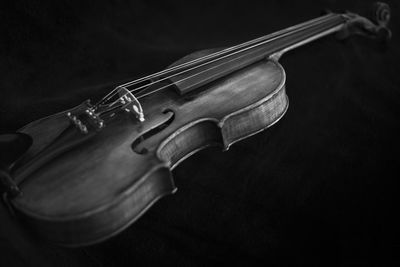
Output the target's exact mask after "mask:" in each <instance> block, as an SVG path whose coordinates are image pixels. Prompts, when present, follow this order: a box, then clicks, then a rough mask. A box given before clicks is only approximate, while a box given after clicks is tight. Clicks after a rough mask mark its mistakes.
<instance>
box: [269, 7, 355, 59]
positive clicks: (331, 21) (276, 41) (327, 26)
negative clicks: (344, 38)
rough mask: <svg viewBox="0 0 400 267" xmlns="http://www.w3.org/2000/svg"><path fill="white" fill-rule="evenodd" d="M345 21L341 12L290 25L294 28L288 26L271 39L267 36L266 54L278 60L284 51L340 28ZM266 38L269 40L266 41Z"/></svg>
mask: <svg viewBox="0 0 400 267" xmlns="http://www.w3.org/2000/svg"><path fill="white" fill-rule="evenodd" d="M346 22H347V18H346V17H345V16H343V15H342V14H328V15H326V16H323V17H320V18H318V19H316V20H311V21H309V22H306V26H303V27H302V26H300V27H299V26H294V27H292V28H294V30H291V28H289V29H287V30H288V32H287V33H284V34H282V35H279V36H277V37H273V40H271V39H270V38H267V43H266V47H268V48H267V50H268V51H267V53H266V54H267V55H268V56H269V57H270V58H272V59H275V60H278V59H279V58H280V57H281V56H282V55H283V54H284V53H286V52H288V51H290V50H292V49H294V48H297V47H299V46H302V45H305V44H307V43H309V42H312V41H314V40H317V39H319V38H322V37H324V36H326V35H329V34H332V33H336V32H338V31H340V30H342V28H343V26H344V25H345V24H346ZM300 25H301V24H300ZM268 40H271V41H270V42H268Z"/></svg>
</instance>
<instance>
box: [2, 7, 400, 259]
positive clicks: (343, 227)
mask: <svg viewBox="0 0 400 267" xmlns="http://www.w3.org/2000/svg"><path fill="white" fill-rule="evenodd" d="M371 3H372V1H351V2H349V1H334V0H326V1H301V2H300V1H298V2H294V1H285V0H281V1H268V2H267V1H263V2H261V1H260V2H254V3H250V2H248V1H237V2H235V3H233V2H232V1H220V2H218V3H217V2H216V1H201V2H198V3H188V2H186V1H134V2H133V1H110V2H105V1H104V2H99V1H96V2H93V3H91V4H84V3H81V2H79V1H75V2H71V1H54V2H50V1H49V2H48V3H47V2H44V1H29V2H28V1H26V2H23V1H13V2H12V4H9V5H6V4H5V3H2V7H1V8H0V17H1V24H0V29H1V46H0V47H1V49H0V53H1V55H0V58H1V60H0V73H1V79H0V90H1V91H0V92H1V99H0V116H1V117H0V127H1V132H2V133H5V132H12V131H15V130H16V129H18V127H20V126H22V125H24V124H26V123H28V122H30V121H32V120H34V119H37V118H40V117H43V116H45V115H48V114H51V113H55V112H58V111H61V110H64V109H66V108H69V107H72V106H74V105H76V104H78V103H80V102H81V101H83V100H84V99H87V98H89V97H95V98H96V97H100V96H102V95H104V94H105V93H106V92H108V91H109V90H110V89H111V88H112V85H114V84H118V83H120V82H123V81H127V80H130V79H133V78H135V77H138V76H140V75H144V74H148V73H151V72H155V71H158V70H160V69H162V68H163V67H165V66H167V65H169V64H170V63H172V62H173V61H175V60H177V59H179V58H180V57H183V56H185V55H186V54H188V53H190V52H193V51H196V50H201V49H207V48H214V47H224V46H230V45H234V44H237V43H239V42H244V41H246V40H249V39H252V38H255V37H258V36H261V35H264V34H266V33H270V32H273V31H276V30H279V29H282V28H284V27H287V26H291V25H294V24H297V23H300V22H302V21H305V20H308V19H311V18H314V17H316V16H318V15H319V14H320V11H321V10H322V9H323V8H329V9H331V10H339V11H340V10H344V9H348V10H351V11H354V12H358V13H361V14H366V13H367V10H369V8H370V6H371ZM389 4H390V5H391V7H392V12H393V16H392V23H391V29H392V31H393V39H392V41H391V42H390V43H389V44H388V45H387V46H383V45H380V44H378V43H377V42H375V41H373V40H368V39H365V38H361V37H355V38H351V39H349V40H346V41H344V42H340V41H337V40H335V39H334V38H333V37H328V38H324V39H322V40H320V41H317V42H315V43H312V44H309V45H307V46H305V47H301V48H299V49H296V50H295V51H293V52H291V53H289V54H287V55H285V56H284V57H283V58H282V60H281V63H282V65H283V66H284V68H285V70H286V74H287V91H288V95H289V99H290V107H289V110H288V112H287V114H286V115H285V117H284V118H283V119H282V120H281V121H280V122H279V123H277V124H276V125H274V126H273V127H271V128H270V129H268V130H267V131H265V132H262V133H260V134H257V135H255V136H253V137H251V138H249V139H247V140H244V141H242V142H239V143H237V144H235V145H233V146H232V147H231V149H230V150H229V151H228V152H226V153H222V152H221V151H220V150H219V149H216V148H211V149H208V150H205V151H202V152H200V153H198V154H196V155H194V156H193V157H191V158H189V159H187V160H186V161H185V162H184V163H182V165H181V166H179V167H178V168H176V169H175V171H174V177H175V181H176V184H177V186H178V188H179V190H178V192H177V193H176V194H175V195H173V196H168V197H166V198H164V199H162V200H160V201H159V202H158V203H156V204H155V205H154V206H153V207H152V208H151V209H150V210H149V211H148V212H147V213H146V214H145V215H144V216H143V217H142V218H141V219H140V220H139V221H137V222H136V223H135V224H134V225H132V226H131V227H130V228H128V229H127V230H125V231H124V232H122V233H121V234H119V235H118V236H116V237H115V238H113V239H111V240H109V241H107V242H104V243H102V244H99V245H96V246H91V247H87V248H80V249H65V248H60V247H57V246H53V245H49V244H45V243H43V242H41V241H40V240H37V239H36V238H34V237H32V236H31V235H30V234H29V233H26V232H25V231H24V229H23V228H21V227H19V225H18V224H17V222H15V221H13V220H12V219H11V218H10V217H9V216H8V213H7V211H6V208H5V207H4V205H1V207H0V216H1V219H0V224H1V225H0V265H1V266H12V265H15V266H18V265H24V266H29V265H31V266H55V265H57V266H118V265H131V266H133V265H138V266H140V265H151V264H154V265H164V264H174V265H178V266H179V265H205V264H207V265H210V264H225V263H235V264H248V263H258V264H261V263H263V264H275V265H287V264H323V265H347V264H361V265H378V266H383V265H389V264H394V263H396V262H397V263H399V257H398V253H399V250H400V243H399V241H398V237H399V235H398V234H399V220H398V219H397V216H396V215H397V213H398V205H397V202H398V200H399V197H398V192H397V191H398V186H397V177H398V174H397V169H398V166H399V156H398V153H399V152H398V149H399V148H400V146H399V140H398V129H399V127H398V126H399V105H400V88H399V85H400V76H399V73H398V71H399V70H400V68H399V58H400V57H399V53H400V50H399V45H400V41H399V23H398V21H399V17H400V12H399V5H398V3H397V2H396V1H389Z"/></svg>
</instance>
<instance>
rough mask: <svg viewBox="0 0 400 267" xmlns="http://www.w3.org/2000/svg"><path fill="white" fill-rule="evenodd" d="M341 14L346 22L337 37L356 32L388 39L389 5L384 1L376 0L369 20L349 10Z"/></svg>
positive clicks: (389, 34) (343, 37)
mask: <svg viewBox="0 0 400 267" xmlns="http://www.w3.org/2000/svg"><path fill="white" fill-rule="evenodd" d="M342 16H343V17H344V18H345V19H346V20H347V22H346V23H345V24H344V26H343V28H342V30H340V31H339V32H338V33H337V35H336V36H337V37H338V38H339V39H345V38H347V37H349V36H351V35H353V34H357V35H363V36H367V37H370V38H375V39H383V40H384V41H388V40H390V38H391V36H392V33H391V31H390V30H389V28H388V27H387V26H388V24H389V21H390V7H389V5H387V4H386V3H383V2H377V3H375V4H374V12H373V16H374V17H373V18H372V19H371V20H369V19H367V18H365V17H362V16H360V15H358V14H355V13H351V12H346V13H345V14H343V15H342Z"/></svg>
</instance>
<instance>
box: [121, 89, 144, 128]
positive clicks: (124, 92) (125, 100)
mask: <svg viewBox="0 0 400 267" xmlns="http://www.w3.org/2000/svg"><path fill="white" fill-rule="evenodd" d="M118 95H119V96H120V97H119V102H120V103H121V104H122V109H123V110H125V111H126V112H130V113H133V114H134V115H135V117H136V118H137V119H138V120H139V121H140V122H144V121H145V118H144V113H143V108H142V105H141V104H140V102H139V100H138V99H137V98H136V97H135V96H134V95H133V94H132V93H131V92H130V91H129V90H128V89H126V88H125V87H119V88H118Z"/></svg>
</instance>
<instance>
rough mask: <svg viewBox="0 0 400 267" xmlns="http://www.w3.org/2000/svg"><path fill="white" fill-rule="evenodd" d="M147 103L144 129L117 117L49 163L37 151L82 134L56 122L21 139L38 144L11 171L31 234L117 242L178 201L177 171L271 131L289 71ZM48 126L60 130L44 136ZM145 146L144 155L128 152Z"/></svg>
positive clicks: (276, 69)
mask: <svg viewBox="0 0 400 267" xmlns="http://www.w3.org/2000/svg"><path fill="white" fill-rule="evenodd" d="M201 54H202V53H197V54H196V55H195V56H199V55H201ZM190 58H191V57H186V58H185V60H190ZM141 102H142V106H143V109H144V111H145V115H146V121H145V122H144V123H142V124H140V123H139V122H138V121H137V120H136V119H135V118H134V116H132V115H131V114H129V113H120V114H118V116H115V117H113V118H111V119H108V120H107V121H106V127H105V128H103V129H102V130H101V131H99V132H96V134H93V135H92V136H90V137H89V138H87V139H85V140H82V142H76V144H74V145H71V146H70V147H68V149H64V150H62V152H60V153H58V154H54V155H53V156H52V157H47V158H46V155H41V154H46V153H47V152H46V150H43V151H44V152H42V153H38V151H40V150H41V149H43V147H44V146H47V145H48V144H51V143H52V145H53V146H54V148H52V149H55V150H57V146H58V144H57V138H56V137H57V136H58V135H59V134H60V132H63V131H64V133H63V135H65V134H67V135H68V136H69V137H68V138H71V139H76V138H78V137H77V136H78V132H77V130H76V129H74V128H72V127H67V128H66V126H65V125H66V123H65V121H64V120H67V118H66V117H63V116H62V114H61V115H60V114H57V115H55V116H54V117H48V118H47V119H46V120H42V121H37V122H34V123H32V124H29V125H28V126H26V127H24V128H23V129H21V132H24V133H27V134H30V135H34V136H35V137H40V138H39V139H38V142H39V144H35V143H34V145H33V148H32V149H33V150H34V151H31V152H30V153H29V155H30V162H29V163H28V161H25V162H24V163H25V164H22V165H21V166H18V168H15V169H13V176H14V177H15V178H16V179H17V181H19V186H20V187H21V189H22V191H23V195H22V196H20V197H17V198H15V199H14V200H13V201H12V204H13V206H14V207H15V208H16V209H17V210H18V211H19V216H20V217H21V218H23V220H24V221H25V222H26V223H27V225H29V226H30V227H31V228H32V229H33V230H34V231H36V232H38V233H39V234H40V235H41V236H43V237H45V238H46V239H48V240H51V241H53V242H56V243H60V244H63V245H68V246H77V245H84V244H91V243H96V242H99V241H101V240H103V239H106V238H108V237H110V236H112V235H115V234H116V233H118V232H120V231H121V230H123V229H124V228H126V227H127V226H129V225H130V224H131V223H132V222H134V221H135V220H136V219H138V218H139V217H140V216H141V215H142V214H143V213H144V212H145V211H146V210H147V209H148V208H149V207H150V206H151V205H152V204H153V203H154V202H155V201H156V200H157V199H159V198H160V197H162V196H164V195H167V194H171V193H173V192H175V190H176V188H175V185H174V182H173V179H172V177H171V172H170V170H171V169H172V168H174V167H176V166H177V165H178V164H179V162H181V161H182V160H184V159H185V158H187V157H188V156H190V155H192V154H193V153H195V152H196V151H198V150H200V149H203V148H205V147H207V146H210V145H220V146H222V147H223V148H224V149H228V148H229V146H230V145H231V144H232V143H234V142H236V141H238V140H240V139H242V138H245V137H247V136H250V135H252V134H255V133H257V132H259V131H261V130H263V129H265V128H267V127H268V126H270V125H272V124H273V123H275V122H276V121H277V120H278V119H279V118H281V117H282V116H283V114H284V113H285V111H286V109H287V107H288V101H287V96H286V93H285V73H284V70H283V68H282V67H281V66H280V65H279V63H277V62H274V61H268V60H263V61H260V62H258V63H255V64H253V65H251V66H249V67H246V68H244V69H242V70H239V71H237V72H235V73H232V74H230V75H228V76H226V77H224V78H222V79H219V80H218V81H216V82H213V83H211V84H207V85H206V86H203V87H202V88H201V90H196V91H193V92H191V93H190V94H187V95H183V96H181V95H179V94H177V93H176V92H174V91H173V90H166V91H162V92H160V93H157V94H155V95H151V96H148V97H145V98H143V99H142V100H141ZM166 111H168V112H173V114H174V118H173V121H172V122H170V123H169V125H168V127H167V128H165V129H163V130H162V131H160V132H158V133H156V134H154V135H151V136H147V138H146V139H144V140H142V139H141V137H142V136H143V135H144V134H146V133H148V132H149V131H151V130H152V129H155V128H157V127H159V126H160V125H163V123H165V122H166V121H168V120H169V119H170V118H171V116H170V114H168V112H166ZM64 114H65V113H64ZM52 120H53V122H54V123H58V124H57V125H58V126H59V127H60V128H57V129H50V128H48V125H52ZM60 120H61V121H60ZM54 125H56V124H54ZM47 131H50V133H48V134H47V133H46V132H47ZM66 132H67V133H66ZM41 133H45V135H44V136H43V135H41ZM40 139H44V140H40ZM139 139H140V142H139V146H140V148H141V149H142V148H144V150H143V151H145V152H144V153H137V152H135V151H134V150H133V149H132V144H133V143H134V142H135V140H139ZM66 140H68V139H66ZM34 142H35V140H34ZM63 142H65V140H64V141H63ZM60 151H61V150H60ZM37 158H42V160H41V161H40V160H37ZM43 158H44V160H43Z"/></svg>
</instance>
